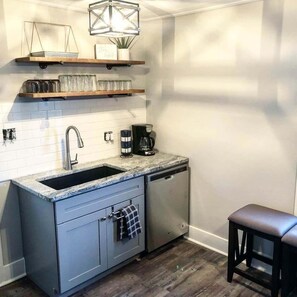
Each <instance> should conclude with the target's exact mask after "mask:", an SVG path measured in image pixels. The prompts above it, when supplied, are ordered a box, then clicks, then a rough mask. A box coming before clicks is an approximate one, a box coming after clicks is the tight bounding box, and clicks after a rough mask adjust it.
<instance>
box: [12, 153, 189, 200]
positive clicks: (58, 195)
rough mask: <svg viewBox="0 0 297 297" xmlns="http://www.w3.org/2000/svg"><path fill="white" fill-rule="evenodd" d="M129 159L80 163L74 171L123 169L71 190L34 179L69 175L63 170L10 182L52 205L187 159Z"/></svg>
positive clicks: (167, 156)
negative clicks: (53, 186)
mask: <svg viewBox="0 0 297 297" xmlns="http://www.w3.org/2000/svg"><path fill="white" fill-rule="evenodd" d="M142 158H146V159H142ZM132 159H133V158H131V159H130V160H128V159H126V160H123V159H122V160H120V159H119V158H118V157H114V158H109V159H102V160H97V161H94V162H90V163H86V164H82V165H81V167H82V169H81V168H79V169H77V170H75V171H82V170H85V169H88V168H92V167H97V166H103V165H105V164H109V165H111V166H114V167H118V168H122V169H124V170H125V172H123V173H120V174H117V175H113V176H111V177H107V178H102V179H98V180H95V181H92V182H88V183H84V184H82V185H78V186H74V187H71V188H66V189H63V190H54V189H51V188H50V187H47V186H45V185H43V184H41V183H39V182H38V180H42V179H45V178H48V177H52V176H56V177H58V176H62V175H65V174H69V172H67V171H63V170H54V171H51V172H49V175H48V176H46V173H44V172H43V173H38V174H33V175H30V176H26V177H21V178H16V179H13V180H12V183H13V184H14V185H16V186H18V187H20V188H21V189H24V190H26V191H28V192H30V193H32V194H34V195H35V196H37V197H39V198H41V199H44V200H46V201H48V202H52V203H54V202H57V201H61V200H64V199H67V198H69V197H73V196H77V195H80V194H83V193H87V192H90V191H94V190H97V189H101V188H104V187H107V186H111V185H113V184H117V183H120V182H123V181H126V180H129V179H133V178H137V177H140V176H145V175H147V174H151V173H154V172H158V171H161V170H166V169H169V168H171V167H174V166H178V165H182V164H187V163H188V162H189V158H187V157H182V156H177V155H172V154H166V153H158V154H156V157H155V160H154V158H152V157H138V156H136V157H135V158H134V159H133V160H132ZM131 160H132V161H131ZM135 161H136V162H135ZM145 161H146V162H149V163H150V164H149V165H146V164H145ZM151 161H153V162H151ZM131 162H133V163H137V162H138V163H139V164H138V163H137V166H134V165H131V164H130V163H131ZM88 165H89V166H88ZM51 173H52V174H53V175H52V176H51ZM55 173H56V174H55Z"/></svg>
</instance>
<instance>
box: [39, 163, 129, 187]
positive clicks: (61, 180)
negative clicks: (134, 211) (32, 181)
mask: <svg viewBox="0 0 297 297" xmlns="http://www.w3.org/2000/svg"><path fill="white" fill-rule="evenodd" d="M122 172H124V170H120V169H116V168H113V167H110V166H106V165H105V166H100V167H96V168H92V169H88V170H83V171H80V172H76V173H72V174H68V175H63V176H60V177H54V178H49V179H45V180H42V181H39V182H40V183H42V184H44V185H46V186H48V187H50V188H52V189H55V190H62V189H66V188H69V187H73V186H76V185H80V184H84V183H86V182H89V181H93V180H96V179H100V178H104V177H108V176H111V175H115V174H119V173H122Z"/></svg>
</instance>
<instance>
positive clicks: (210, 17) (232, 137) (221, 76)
mask: <svg viewBox="0 0 297 297" xmlns="http://www.w3.org/2000/svg"><path fill="white" fill-rule="evenodd" d="M295 2H296V1H294V0H266V1H258V2H253V3H249V4H244V5H238V6H233V7H228V8H224V9H217V10H212V11H206V12H201V13H196V14H191V15H185V16H180V17H176V18H168V19H163V20H158V21H152V22H147V23H146V24H145V29H144V32H143V34H144V36H145V38H146V61H147V62H148V64H149V68H150V73H149V74H148V76H147V80H146V88H147V99H148V109H147V117H148V122H151V123H152V124H153V125H154V129H155V130H156V131H157V141H156V147H157V148H159V149H160V150H162V151H166V152H171V153H176V154H181V155H184V156H188V157H189V158H190V166H191V210H190V215H191V217H190V224H191V229H190V230H191V232H190V234H189V236H190V238H192V239H193V240H196V241H198V242H201V243H203V244H206V245H210V246H211V247H212V248H215V249H219V250H221V251H223V252H226V247H227V241H226V238H227V217H228V215H229V214H231V213H232V212H233V211H234V210H236V209H238V208H239V207H241V206H243V205H245V204H248V203H258V204H261V205H265V206H268V207H272V208H275V209H279V210H282V211H287V212H290V213H292V212H293V209H294V195H295V178H296V153H297V149H296V148H297V128H296V127H297V126H296V122H297V113H296V92H297V84H296V81H297V71H296V66H297V60H296V56H297V55H296V54H297V40H296V38H295V36H296V34H297V29H296V28H297V18H296V13H297V7H296V3H295ZM149 32H154V34H153V35H152V34H149ZM152 45H153V46H152Z"/></svg>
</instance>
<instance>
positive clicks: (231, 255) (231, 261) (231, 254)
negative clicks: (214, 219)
mask: <svg viewBox="0 0 297 297" xmlns="http://www.w3.org/2000/svg"><path fill="white" fill-rule="evenodd" d="M237 236H238V233H237V228H236V227H235V226H234V224H233V223H232V222H229V241H228V272H227V281H228V282H229V283H231V282H232V279H233V273H234V267H235V249H236V246H235V245H236V242H238V240H236V239H237Z"/></svg>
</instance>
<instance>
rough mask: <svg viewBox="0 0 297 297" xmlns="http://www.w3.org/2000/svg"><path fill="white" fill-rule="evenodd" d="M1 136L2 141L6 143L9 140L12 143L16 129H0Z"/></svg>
mask: <svg viewBox="0 0 297 297" xmlns="http://www.w3.org/2000/svg"><path fill="white" fill-rule="evenodd" d="M2 134H3V141H4V142H6V141H7V140H10V141H11V142H13V141H14V140H16V129H15V128H10V129H2Z"/></svg>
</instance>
